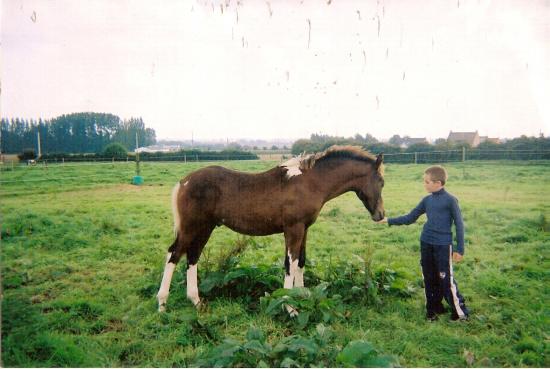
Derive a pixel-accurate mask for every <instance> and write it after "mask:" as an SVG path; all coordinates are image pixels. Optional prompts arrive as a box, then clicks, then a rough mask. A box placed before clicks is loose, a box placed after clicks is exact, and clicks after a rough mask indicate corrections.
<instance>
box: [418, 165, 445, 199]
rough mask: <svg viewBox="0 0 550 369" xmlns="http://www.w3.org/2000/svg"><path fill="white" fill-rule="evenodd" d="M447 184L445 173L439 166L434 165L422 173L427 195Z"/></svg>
mask: <svg viewBox="0 0 550 369" xmlns="http://www.w3.org/2000/svg"><path fill="white" fill-rule="evenodd" d="M445 182H447V171H446V170H445V168H443V167H442V166H440V165H434V166H433V167H429V168H428V169H426V170H425V171H424V188H425V189H426V191H428V192H429V193H432V192H437V191H439V190H440V189H441V188H443V186H445Z"/></svg>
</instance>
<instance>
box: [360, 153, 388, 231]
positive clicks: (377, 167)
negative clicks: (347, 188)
mask: <svg viewBox="0 0 550 369" xmlns="http://www.w3.org/2000/svg"><path fill="white" fill-rule="evenodd" d="M383 161H384V154H379V155H378V156H377V157H376V162H374V163H373V164H372V170H370V171H369V172H368V174H367V175H366V176H364V177H362V178H361V183H360V184H359V186H358V188H357V190H356V191H355V193H357V196H358V197H359V199H360V200H361V201H362V202H363V204H364V205H365V207H366V208H367V210H368V211H369V213H370V214H371V217H372V220H374V221H376V222H377V221H379V220H382V219H384V201H383V200H382V188H383V187H384V176H383V174H382V170H381V169H382V168H381V166H382V162H383Z"/></svg>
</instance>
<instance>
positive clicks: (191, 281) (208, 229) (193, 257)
mask: <svg viewBox="0 0 550 369" xmlns="http://www.w3.org/2000/svg"><path fill="white" fill-rule="evenodd" d="M213 230H214V227H213V226H203V227H200V228H199V229H198V230H197V233H196V234H195V236H194V237H193V242H192V243H191V245H190V246H189V248H188V250H187V298H188V299H189V300H191V302H192V303H193V305H195V306H197V307H198V306H199V304H200V302H201V300H200V297H199V287H198V277H197V274H198V272H197V269H198V263H199V258H200V256H201V253H202V249H203V248H204V245H206V243H207V242H208V239H209V238H210V235H211V234H212V231H213Z"/></svg>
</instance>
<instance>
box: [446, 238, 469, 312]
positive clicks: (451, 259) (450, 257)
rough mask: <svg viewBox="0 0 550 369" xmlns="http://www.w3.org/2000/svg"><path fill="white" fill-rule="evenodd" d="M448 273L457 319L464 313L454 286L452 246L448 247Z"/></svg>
mask: <svg viewBox="0 0 550 369" xmlns="http://www.w3.org/2000/svg"><path fill="white" fill-rule="evenodd" d="M449 271H450V273H451V275H450V276H449V280H450V283H451V293H452V295H453V303H454V305H455V309H456V313H457V314H458V316H459V317H461V318H462V317H463V316H465V315H466V314H464V311H462V309H461V308H460V302H459V301H458V295H457V293H456V285H455V281H454V278H453V246H452V245H449Z"/></svg>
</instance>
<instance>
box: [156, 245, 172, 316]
mask: <svg viewBox="0 0 550 369" xmlns="http://www.w3.org/2000/svg"><path fill="white" fill-rule="evenodd" d="M166 259H167V260H166V265H165V266H164V274H163V276H162V282H161V283H160V288H159V292H158V293H157V299H158V302H159V312H163V311H165V310H166V301H167V300H168V294H169V293H170V282H172V275H173V274H174V269H176V264H174V263H169V262H168V260H169V259H170V254H168V256H167V258H166Z"/></svg>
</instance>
